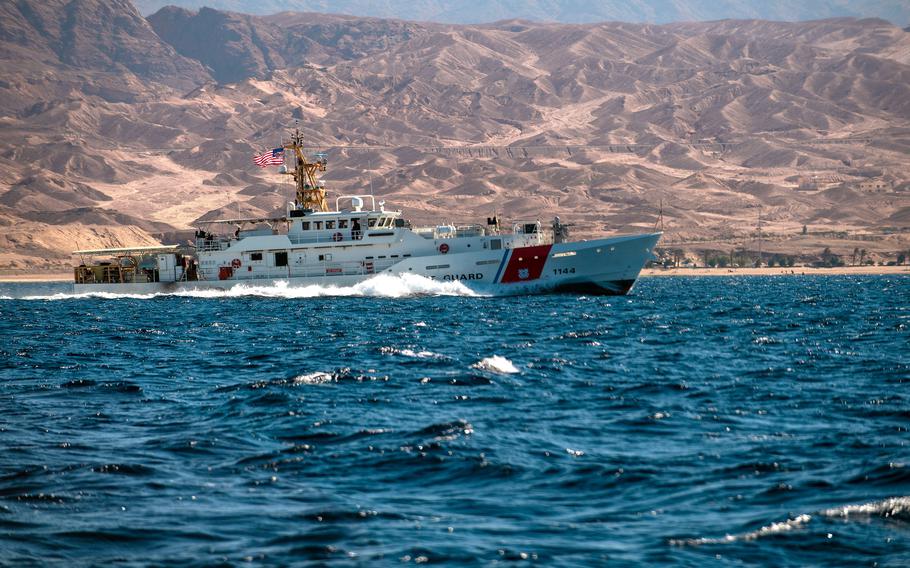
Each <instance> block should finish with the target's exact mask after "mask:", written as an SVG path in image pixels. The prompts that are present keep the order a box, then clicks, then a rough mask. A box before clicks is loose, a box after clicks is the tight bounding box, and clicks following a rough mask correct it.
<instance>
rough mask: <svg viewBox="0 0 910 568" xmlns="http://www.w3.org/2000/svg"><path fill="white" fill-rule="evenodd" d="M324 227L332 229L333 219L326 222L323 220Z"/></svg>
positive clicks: (333, 225) (333, 226)
mask: <svg viewBox="0 0 910 568" xmlns="http://www.w3.org/2000/svg"><path fill="white" fill-rule="evenodd" d="M325 228H326V229H334V228H335V221H326V222H325Z"/></svg>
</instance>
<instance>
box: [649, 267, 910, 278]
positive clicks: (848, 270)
mask: <svg viewBox="0 0 910 568" xmlns="http://www.w3.org/2000/svg"><path fill="white" fill-rule="evenodd" d="M849 274H855V275H861V274H866V275H876V274H910V266H907V265H903V266H840V267H837V268H812V267H810V266H793V267H787V268H784V267H779V266H775V267H770V268H769V267H764V268H645V269H644V270H642V271H641V276H642V277H649V276H793V275H818V276H843V275H849Z"/></svg>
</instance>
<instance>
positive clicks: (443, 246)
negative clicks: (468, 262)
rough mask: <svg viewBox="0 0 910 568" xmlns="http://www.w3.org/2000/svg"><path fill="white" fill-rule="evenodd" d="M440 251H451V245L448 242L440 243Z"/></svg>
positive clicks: (443, 252)
mask: <svg viewBox="0 0 910 568" xmlns="http://www.w3.org/2000/svg"><path fill="white" fill-rule="evenodd" d="M439 252H441V253H442V254H445V253H447V252H449V245H447V244H446V243H442V244H441V245H439Z"/></svg>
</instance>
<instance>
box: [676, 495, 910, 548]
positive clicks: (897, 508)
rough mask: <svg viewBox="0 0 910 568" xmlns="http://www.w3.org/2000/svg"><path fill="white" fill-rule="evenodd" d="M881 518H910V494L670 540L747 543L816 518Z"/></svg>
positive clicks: (679, 543) (693, 543) (691, 543)
mask: <svg viewBox="0 0 910 568" xmlns="http://www.w3.org/2000/svg"><path fill="white" fill-rule="evenodd" d="M870 517H882V518H886V519H894V520H900V521H910V497H891V498H888V499H883V500H881V501H871V502H869V503H863V504H860V505H844V506H842V507H835V508H832V509H825V510H822V511H819V512H817V513H814V514H811V515H809V514H803V515H798V516H796V517H793V518H791V519H787V520H786V521H781V522H777V523H771V524H770V525H768V526H764V527H761V528H759V529H757V530H754V531H748V532H744V533H739V534H727V535H724V536H722V537H702V538H684V539H670V541H669V543H670V544H671V545H673V546H700V545H704V544H729V543H734V542H748V541H753V540H758V539H760V538H764V537H769V536H774V535H779V534H784V533H788V532H792V531H795V530H798V529H802V528H804V527H805V526H806V525H807V524H809V523H810V522H811V521H812V519H813V518H828V519H842V520H850V519H857V518H859V519H867V518H870Z"/></svg>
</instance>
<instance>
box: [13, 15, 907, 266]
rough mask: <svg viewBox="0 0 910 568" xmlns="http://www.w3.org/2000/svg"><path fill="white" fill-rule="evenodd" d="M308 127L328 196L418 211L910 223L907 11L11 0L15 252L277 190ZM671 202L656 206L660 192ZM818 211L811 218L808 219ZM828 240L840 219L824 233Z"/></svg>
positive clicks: (743, 227) (234, 206)
mask: <svg viewBox="0 0 910 568" xmlns="http://www.w3.org/2000/svg"><path fill="white" fill-rule="evenodd" d="M295 121H296V122H297V123H299V127H300V129H301V130H302V131H303V132H304V133H305V135H306V136H307V138H308V139H309V140H310V141H311V144H312V149H313V151H319V150H325V151H326V152H327V154H328V158H329V171H328V172H327V174H326V175H325V181H326V182H327V185H328V186H329V190H330V199H331V198H332V194H334V195H340V194H350V193H353V192H357V193H363V192H369V191H370V190H372V191H373V192H374V193H375V194H376V195H377V196H378V197H380V198H381V199H384V200H386V202H387V204H388V206H393V207H401V208H403V209H404V211H405V214H406V216H407V217H409V218H411V219H412V220H413V221H415V222H417V223H421V222H430V221H442V220H446V221H452V222H456V221H478V220H482V219H483V217H485V216H487V215H489V214H490V213H492V212H493V211H496V212H498V213H499V214H500V215H501V216H505V218H507V219H520V218H530V219H534V218H538V217H540V218H542V219H549V218H550V217H552V216H553V215H554V214H556V213H558V214H559V215H560V216H561V217H562V219H563V220H564V221H569V222H572V223H575V224H576V231H577V232H578V233H580V234H581V235H582V236H585V235H594V234H601V233H605V232H621V231H631V230H641V229H645V228H647V229H651V228H653V227H655V226H657V225H661V221H662V226H663V227H664V229H665V231H666V232H667V236H666V243H667V245H668V246H673V243H683V244H681V245H680V246H682V247H683V248H687V249H690V250H696V249H698V248H699V247H702V248H712V247H713V248H717V249H718V250H727V249H729V248H733V247H750V246H752V242H753V241H754V239H755V237H756V222H757V218H758V214H759V211H760V212H761V216H762V219H763V234H764V237H765V239H764V240H765V247H766V250H774V249H775V247H777V248H778V249H780V250H782V251H798V250H801V249H803V248H806V249H809V248H813V247H821V246H823V245H824V246H829V245H830V246H832V248H834V249H835V250H840V251H842V252H843V251H847V252H848V251H849V250H852V249H853V248H854V247H855V246H857V243H862V245H861V246H863V247H864V248H867V249H869V251H870V254H873V253H874V254H884V253H886V252H892V251H898V250H901V249H904V250H906V248H907V246H908V240H907V239H908V236H910V232H908V231H910V191H908V186H910V168H908V166H910V33H908V32H907V31H904V30H902V29H901V28H899V27H897V26H894V25H892V24H890V23H888V22H885V21H883V20H874V19H873V20H870V19H865V20H855V19H835V20H820V21H811V22H801V23H781V22H767V21H757V20H748V21H743V20H736V21H732V20H731V21H717V22H708V23H685V24H668V25H649V24H627V23H599V24H582V25H571V24H542V23H530V22H527V21H520V20H508V21H500V22H496V23H493V24H485V25H451V24H431V23H414V22H410V21H402V20H388V19H374V18H362V17H350V16H333V15H324V14H304V13H297V14H292V13H283V14H278V15H274V16H249V15H241V14H236V13H230V12H221V11H216V10H212V9H207V8H203V9H200V10H199V11H198V12H191V11H187V10H185V9H181V8H174V7H170V8H164V9H162V10H160V11H158V12H156V13H155V14H152V15H150V16H149V17H148V18H144V17H142V16H141V15H140V13H139V12H138V11H137V9H136V8H135V7H134V6H133V5H132V4H130V3H129V2H127V1H126V0H105V1H100V0H47V1H45V2H42V3H37V2H31V1H25V0H11V1H9V2H5V3H3V4H0V225H3V227H4V228H3V231H2V232H0V268H6V269H23V268H28V267H32V268H33V267H62V266H68V265H69V263H70V261H71V257H70V255H69V251H70V250H72V249H74V248H77V247H82V248H88V247H96V246H116V245H133V244H141V243H151V242H155V241H156V240H159V239H164V240H168V241H173V240H175V239H178V240H179V239H181V238H184V237H185V234H184V233H180V231H185V230H187V229H189V228H191V227H192V226H193V225H194V222H195V221H196V220H198V219H203V218H205V219H208V218H212V217H217V216H231V217H237V216H258V215H269V214H271V213H274V212H275V211H280V210H282V208H283V204H284V203H285V202H286V201H287V199H288V197H289V195H290V192H291V187H290V185H289V184H288V183H287V182H286V181H285V180H283V179H280V176H278V175H276V173H275V170H274V168H272V169H271V170H260V169H259V168H256V167H255V166H254V165H253V164H252V161H251V158H252V156H253V154H254V153H255V152H257V151H261V150H264V149H267V148H271V147H272V146H274V145H277V144H278V143H279V142H280V141H281V139H282V137H283V136H286V134H287V132H288V129H289V128H293V127H294V126H295ZM661 210H662V211H663V216H662V219H659V218H658V217H659V212H660V211H661ZM804 226H805V227H806V230H805V234H803V232H804V229H803V228H804ZM832 239H833V240H832Z"/></svg>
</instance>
